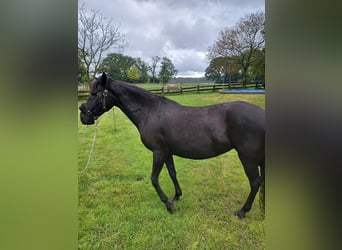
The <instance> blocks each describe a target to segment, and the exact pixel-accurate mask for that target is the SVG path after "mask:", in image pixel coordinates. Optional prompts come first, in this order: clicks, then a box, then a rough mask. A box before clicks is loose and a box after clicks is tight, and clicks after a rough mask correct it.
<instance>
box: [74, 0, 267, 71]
mask: <svg viewBox="0 0 342 250" xmlns="http://www.w3.org/2000/svg"><path fill="white" fill-rule="evenodd" d="M82 4H85V7H86V8H87V9H97V10H100V11H101V12H102V14H103V15H104V16H106V17H108V18H112V19H113V23H114V24H120V31H121V32H122V33H124V34H125V38H126V40H127V42H128V47H127V48H125V50H124V51H123V54H125V55H129V56H132V57H140V58H142V59H143V60H144V61H145V62H147V63H150V62H151V57H152V56H159V57H163V56H166V57H168V58H170V59H171V60H172V62H173V64H174V65H175V67H176V69H177V70H178V74H177V76H182V77H201V76H204V70H205V68H206V67H207V66H208V62H207V61H206V57H205V55H206V52H207V48H208V46H210V45H212V44H213V43H214V41H215V40H216V39H217V37H218V34H219V31H220V30H222V29H223V28H225V27H231V26H234V25H235V23H236V22H237V21H238V20H239V19H240V18H241V17H244V16H245V15H246V14H250V13H253V12H256V11H259V10H261V11H265V0H79V5H80V6H81V5H82Z"/></svg>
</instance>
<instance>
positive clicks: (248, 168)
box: [235, 154, 262, 219]
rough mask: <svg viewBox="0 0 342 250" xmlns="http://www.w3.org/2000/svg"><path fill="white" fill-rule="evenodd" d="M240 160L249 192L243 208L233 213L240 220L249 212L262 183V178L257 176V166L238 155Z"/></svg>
mask: <svg viewBox="0 0 342 250" xmlns="http://www.w3.org/2000/svg"><path fill="white" fill-rule="evenodd" d="M239 157H240V160H241V162H242V165H243V168H244V170H245V173H246V175H247V177H248V180H249V185H250V188H251V191H250V193H249V195H248V198H247V200H246V202H245V204H244V205H243V207H242V208H241V209H240V210H238V211H236V212H235V215H236V216H238V217H239V218H240V219H242V218H244V217H245V214H246V213H247V212H248V211H249V210H251V207H252V204H253V201H254V198H255V195H256V193H257V192H258V190H259V187H260V184H261V183H262V177H261V176H260V175H259V169H258V164H257V163H255V162H253V161H251V160H249V159H247V158H246V157H244V156H241V155H240V154H239Z"/></svg>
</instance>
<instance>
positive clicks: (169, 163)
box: [165, 155, 182, 201]
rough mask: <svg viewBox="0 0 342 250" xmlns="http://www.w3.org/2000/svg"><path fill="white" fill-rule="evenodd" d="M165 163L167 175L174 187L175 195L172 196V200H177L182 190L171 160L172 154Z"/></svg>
mask: <svg viewBox="0 0 342 250" xmlns="http://www.w3.org/2000/svg"><path fill="white" fill-rule="evenodd" d="M165 163H166V167H167V170H168V172H169V175H170V177H171V179H172V182H173V185H174V187H175V197H174V198H173V200H172V201H178V200H179V197H180V196H181V195H182V190H181V188H180V186H179V183H178V180H177V173H176V169H175V164H174V162H173V157H172V155H171V156H170V157H168V158H167V159H166V161H165Z"/></svg>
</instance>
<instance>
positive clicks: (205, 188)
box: [78, 93, 265, 250]
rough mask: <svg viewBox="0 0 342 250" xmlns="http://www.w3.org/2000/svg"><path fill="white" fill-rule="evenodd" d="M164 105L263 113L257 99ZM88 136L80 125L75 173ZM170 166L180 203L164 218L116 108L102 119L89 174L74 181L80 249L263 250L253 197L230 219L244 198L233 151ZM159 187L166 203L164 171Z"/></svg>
mask: <svg viewBox="0 0 342 250" xmlns="http://www.w3.org/2000/svg"><path fill="white" fill-rule="evenodd" d="M168 98H170V99H173V100H175V101H178V102H180V103H182V104H185V105H191V106H198V105H208V104H214V103H220V102H227V101H233V100H245V101H249V102H251V103H255V104H257V105H259V106H261V107H264V106H265V96H264V95H262V94H219V93H202V94H183V95H172V96H170V97H168ZM81 102H83V101H82V100H80V101H79V104H80V103H81ZM114 121H115V126H114ZM114 128H115V131H114ZM94 131H95V126H85V125H82V124H81V122H80V121H79V123H78V143H79V151H78V152H79V153H78V164H79V166H78V168H79V169H78V170H79V171H80V170H82V169H83V168H84V166H85V165H86V163H87V160H88V155H89V151H90V148H91V144H92V140H93V135H94ZM175 165H176V170H177V176H178V180H179V183H180V185H181V188H182V190H183V196H182V197H181V198H180V200H179V201H178V203H176V209H177V211H176V212H175V213H174V214H169V213H168V212H167V211H166V208H165V206H164V204H163V203H162V202H161V201H160V199H159V197H158V195H157V193H156V192H155V190H154V188H153V186H152V184H151V181H150V174H151V167H152V153H151V152H150V151H149V150H147V149H146V148H145V147H144V146H143V144H142V143H141V142H140V138H139V133H138V131H137V129H136V128H135V127H134V125H133V124H132V123H131V122H130V121H129V120H128V118H126V116H125V115H124V114H123V113H122V112H121V111H120V110H119V109H118V108H115V116H114V117H113V113H112V111H109V112H107V113H106V114H104V115H103V116H102V118H101V120H100V122H99V128H98V134H97V139H96V146H95V149H94V153H93V157H92V161H91V163H90V167H89V169H88V170H87V172H85V173H84V174H82V175H79V179H78V181H79V183H78V186H79V193H78V195H79V206H78V207H79V211H78V214H79V239H78V246H79V249H91V250H93V249H106V250H107V249H251V250H255V249H265V230H264V219H263V215H262V212H261V210H260V208H259V197H258V196H257V197H256V200H255V202H254V204H253V207H252V210H251V211H250V212H249V213H248V214H247V216H246V218H245V219H243V220H240V219H238V218H236V217H235V216H234V215H233V213H234V211H235V210H237V209H239V208H240V207H241V206H242V205H243V203H244V202H245V200H246V198H247V195H248V193H249V184H248V180H247V177H246V176H245V174H244V171H243V168H242V166H241V163H240V161H239V159H238V157H237V154H236V152H235V151H230V152H228V153H226V154H224V155H221V156H218V157H216V158H212V159H208V160H190V159H183V158H179V157H175ZM159 182H160V185H161V187H162V188H163V190H164V191H165V193H166V194H167V195H168V196H169V197H173V195H174V188H173V184H172V182H171V180H170V178H169V176H168V173H167V171H166V168H164V169H163V171H162V173H161V175H160V178H159Z"/></svg>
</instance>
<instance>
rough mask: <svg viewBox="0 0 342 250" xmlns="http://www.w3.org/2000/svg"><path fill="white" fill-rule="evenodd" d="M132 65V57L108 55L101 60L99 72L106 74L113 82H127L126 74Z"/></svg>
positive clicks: (115, 54) (116, 54) (117, 54)
mask: <svg viewBox="0 0 342 250" xmlns="http://www.w3.org/2000/svg"><path fill="white" fill-rule="evenodd" d="M134 63H135V59H134V58H133V57H130V56H125V55H123V54H119V53H110V54H108V55H107V56H106V57H105V58H104V59H103V60H102V63H101V64H100V67H99V70H100V71H103V72H107V73H108V75H110V76H111V77H112V78H113V79H115V80H120V81H125V82H129V81H130V79H129V77H128V75H127V72H128V70H129V69H130V68H131V67H132V66H133V65H134Z"/></svg>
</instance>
